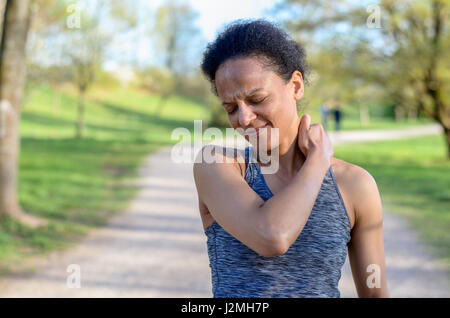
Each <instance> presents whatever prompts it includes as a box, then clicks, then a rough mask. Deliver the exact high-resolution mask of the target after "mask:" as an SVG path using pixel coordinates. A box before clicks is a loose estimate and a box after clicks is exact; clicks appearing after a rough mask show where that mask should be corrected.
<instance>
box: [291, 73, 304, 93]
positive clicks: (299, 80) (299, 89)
mask: <svg viewBox="0 0 450 318" xmlns="http://www.w3.org/2000/svg"><path fill="white" fill-rule="evenodd" d="M291 83H292V85H293V87H294V98H295V100H299V99H301V98H302V97H303V94H304V92H305V88H304V84H303V76H302V73H300V72H299V71H298V70H296V71H294V72H293V73H292V77H291Z"/></svg>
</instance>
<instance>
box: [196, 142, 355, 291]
mask: <svg viewBox="0 0 450 318" xmlns="http://www.w3.org/2000/svg"><path fill="white" fill-rule="evenodd" d="M254 158H255V156H254V155H253V151H252V149H250V147H247V148H246V149H245V163H246V167H247V168H246V171H245V180H246V182H247V183H248V184H249V186H250V187H251V188H252V189H253V190H254V191H255V192H256V193H257V194H258V195H259V196H260V197H261V198H262V199H263V200H264V201H267V200H269V199H270V198H271V197H272V196H273V194H272V192H271V191H270V189H269V187H268V186H267V184H266V182H265V180H264V176H263V175H262V174H261V170H260V167H259V165H258V163H256V159H254ZM205 234H206V236H207V249H208V256H209V266H210V268H211V278H212V292H213V295H214V297H217V298H218V297H230V298H241V297H248V298H256V297H267V298H277V297H278V298H288V297H296V298H297V297H335V298H337V297H340V293H339V290H338V282H339V279H340V277H341V269H342V266H343V264H344V262H345V258H346V255H347V244H348V243H349V241H350V221H349V218H348V215H347V211H346V209H345V205H344V202H343V200H342V197H341V194H340V192H339V189H338V186H337V184H336V180H335V177H334V174H333V171H332V169H331V166H330V168H329V170H328V171H327V173H326V176H325V178H324V180H323V182H322V186H321V189H320V191H319V194H318V196H317V198H316V201H315V203H314V206H313V209H312V211H311V214H310V216H309V218H308V221H307V223H306V225H305V226H304V228H303V230H302V231H301V233H300V235H299V236H298V238H297V240H296V241H295V242H294V243H293V244H292V245H291V246H290V248H289V249H288V251H287V252H286V253H285V254H283V255H280V256H276V257H264V256H261V255H259V254H257V253H256V252H255V251H253V250H252V249H250V248H248V247H247V246H246V245H244V244H243V243H241V242H240V241H239V240H237V239H236V238H234V237H233V236H232V235H231V234H229V233H228V232H227V231H225V230H224V229H223V228H222V227H221V226H220V225H219V224H218V223H217V222H214V223H213V224H211V225H210V226H209V227H208V228H207V229H206V230H205Z"/></svg>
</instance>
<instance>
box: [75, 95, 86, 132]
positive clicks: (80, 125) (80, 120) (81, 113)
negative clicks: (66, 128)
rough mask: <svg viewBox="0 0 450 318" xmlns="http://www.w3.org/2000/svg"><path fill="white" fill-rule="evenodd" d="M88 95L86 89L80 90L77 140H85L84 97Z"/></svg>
mask: <svg viewBox="0 0 450 318" xmlns="http://www.w3.org/2000/svg"><path fill="white" fill-rule="evenodd" d="M85 93H86V89H83V88H81V89H80V96H79V97H78V121H77V138H78V139H81V138H83V128H84V113H85V105H84V96H85Z"/></svg>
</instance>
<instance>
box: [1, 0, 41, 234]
mask: <svg viewBox="0 0 450 318" xmlns="http://www.w3.org/2000/svg"><path fill="white" fill-rule="evenodd" d="M0 4H3V5H4V7H3V8H2V9H1V10H0V12H3V17H2V19H1V21H2V22H3V23H2V28H1V29H2V35H1V44H0V216H2V217H5V216H10V217H13V218H15V219H18V220H19V221H21V222H23V223H25V224H27V225H29V226H33V227H35V226H40V225H43V224H45V221H44V220H42V219H40V218H38V217H34V216H31V215H28V214H26V213H24V212H23V211H22V209H21V207H20V205H19V203H18V198H17V174H18V157H19V152H20V136H19V123H20V112H21V111H20V105H21V101H22V95H23V88H24V84H25V77H26V57H25V48H26V41H27V35H28V30H29V26H30V5H31V2H30V0H21V1H17V0H7V1H6V2H5V1H2V2H0Z"/></svg>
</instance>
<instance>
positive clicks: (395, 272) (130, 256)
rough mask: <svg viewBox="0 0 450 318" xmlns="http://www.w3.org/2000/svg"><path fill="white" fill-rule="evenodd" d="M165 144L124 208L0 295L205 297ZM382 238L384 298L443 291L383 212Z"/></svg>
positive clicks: (187, 171) (344, 287) (420, 252)
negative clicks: (73, 282)
mask: <svg viewBox="0 0 450 318" xmlns="http://www.w3.org/2000/svg"><path fill="white" fill-rule="evenodd" d="M428 129H430V131H431V130H432V129H436V128H428ZM402 131H403V130H402ZM366 133H367V132H366ZM426 133H427V132H425V133H424V132H422V134H426ZM428 133H436V131H434V132H428ZM373 134H376V133H373V132H372V133H370V136H372V135H373ZM400 134H404V131H403V132H401V133H400ZM357 135H359V134H357ZM342 136H346V137H345V138H351V137H347V136H351V134H348V133H347V132H345V133H344V132H343V133H341V135H340V138H341V140H342V139H344V137H342ZM390 136H391V138H392V137H395V136H396V133H392V132H390ZM407 136H408V135H407ZM407 136H405V137H407ZM332 138H335V137H332ZM338 142H345V141H336V139H335V140H334V143H338ZM170 149H171V148H164V149H162V150H160V151H159V152H158V153H156V154H153V155H151V156H149V157H148V158H147V160H146V162H145V164H144V165H143V166H142V167H141V168H140V179H139V180H138V181H137V183H138V184H139V185H140V186H141V191H140V192H139V194H138V195H137V197H136V198H135V199H134V200H132V201H131V202H130V204H129V206H128V208H127V209H126V211H124V212H123V213H122V214H120V215H118V216H116V217H114V218H113V219H112V220H111V222H110V223H109V225H108V226H106V227H104V228H101V229H98V230H95V231H93V232H92V233H91V234H90V235H89V236H88V237H86V238H85V239H84V240H83V241H82V242H80V244H78V245H77V246H76V247H74V248H72V249H69V250H67V251H65V252H62V253H61V252H57V253H53V254H51V255H49V256H48V257H47V258H45V259H39V260H37V261H35V263H34V264H35V271H34V272H32V273H30V272H27V273H25V272H24V273H17V274H13V275H9V276H8V277H6V278H4V279H3V280H2V281H0V297H211V296H212V293H211V277H210V269H209V265H208V262H209V261H208V257H207V251H206V236H205V235H204V234H203V228H202V223H201V220H200V217H199V214H198V209H197V197H196V190H195V185H194V180H193V176H192V165H191V164H175V163H173V162H172V161H171V160H170ZM384 240H385V249H386V265H387V279H388V287H389V292H390V295H391V296H392V297H450V284H449V282H450V278H449V276H448V272H449V271H448V268H447V267H446V266H444V265H442V264H439V263H438V262H437V261H436V260H434V259H433V258H432V257H431V256H430V255H429V254H428V252H427V250H426V247H425V246H424V245H423V244H422V243H421V242H420V241H419V240H418V238H417V235H416V234H415V232H414V231H413V230H412V229H410V227H409V226H408V225H407V224H406V223H405V221H404V220H403V219H401V218H400V217H398V216H395V215H393V214H391V213H389V212H388V211H384ZM70 264H77V265H79V266H80V278H81V288H69V287H68V286H67V280H68V277H69V275H73V274H71V273H69V272H67V269H68V266H69V265H70ZM339 288H340V290H341V296H342V297H355V296H356V293H355V288H354V285H353V280H352V277H351V271H350V267H349V264H348V260H347V262H346V264H345V265H344V270H343V275H342V279H341V281H340V283H339Z"/></svg>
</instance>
